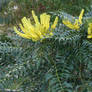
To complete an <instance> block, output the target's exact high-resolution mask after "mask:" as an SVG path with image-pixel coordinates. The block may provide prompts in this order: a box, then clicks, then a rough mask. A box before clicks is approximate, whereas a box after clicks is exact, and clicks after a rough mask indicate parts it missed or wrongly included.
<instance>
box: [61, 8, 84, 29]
mask: <svg viewBox="0 0 92 92" xmlns="http://www.w3.org/2000/svg"><path fill="white" fill-rule="evenodd" d="M83 14H84V9H82V11H81V13H80V15H79V19H75V22H74V23H71V22H70V21H69V20H63V21H62V22H63V24H65V25H66V26H67V27H69V28H70V29H74V30H78V29H79V28H80V25H81V24H82V18H83Z"/></svg>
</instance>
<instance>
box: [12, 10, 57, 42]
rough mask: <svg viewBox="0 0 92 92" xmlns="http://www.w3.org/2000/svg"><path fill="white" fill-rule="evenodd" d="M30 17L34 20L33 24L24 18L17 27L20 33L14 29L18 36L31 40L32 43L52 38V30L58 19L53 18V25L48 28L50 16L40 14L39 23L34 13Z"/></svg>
mask: <svg viewBox="0 0 92 92" xmlns="http://www.w3.org/2000/svg"><path fill="white" fill-rule="evenodd" d="M32 16H33V18H34V21H35V24H32V23H31V20H30V19H29V18H26V17H24V18H22V19H21V22H22V23H21V24H19V27H20V29H21V31H22V32H21V31H18V30H17V28H16V27H14V30H15V32H16V33H17V34H18V35H19V36H21V37H23V38H27V39H31V40H32V41H39V40H40V41H42V39H45V38H49V37H51V36H53V32H52V29H55V27H56V25H57V22H58V17H56V18H55V21H54V23H53V25H52V26H50V17H51V16H50V15H48V14H46V13H43V14H41V15H40V22H39V20H38V17H37V16H36V15H35V12H34V11H32Z"/></svg>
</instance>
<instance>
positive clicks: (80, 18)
mask: <svg viewBox="0 0 92 92" xmlns="http://www.w3.org/2000/svg"><path fill="white" fill-rule="evenodd" d="M83 14H84V9H82V11H81V13H80V15H79V23H80V24H82V17H83Z"/></svg>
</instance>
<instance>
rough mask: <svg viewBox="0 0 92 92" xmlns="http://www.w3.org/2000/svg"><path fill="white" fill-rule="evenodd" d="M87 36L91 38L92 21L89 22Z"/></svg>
mask: <svg viewBox="0 0 92 92" xmlns="http://www.w3.org/2000/svg"><path fill="white" fill-rule="evenodd" d="M87 38H92V23H89V27H88V36H87Z"/></svg>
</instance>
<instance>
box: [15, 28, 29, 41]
mask: <svg viewBox="0 0 92 92" xmlns="http://www.w3.org/2000/svg"><path fill="white" fill-rule="evenodd" d="M14 30H15V32H16V33H17V34H18V35H19V36H21V37H23V38H27V39H30V37H29V36H28V35H26V34H23V33H21V32H19V31H18V30H17V28H16V27H14Z"/></svg>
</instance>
